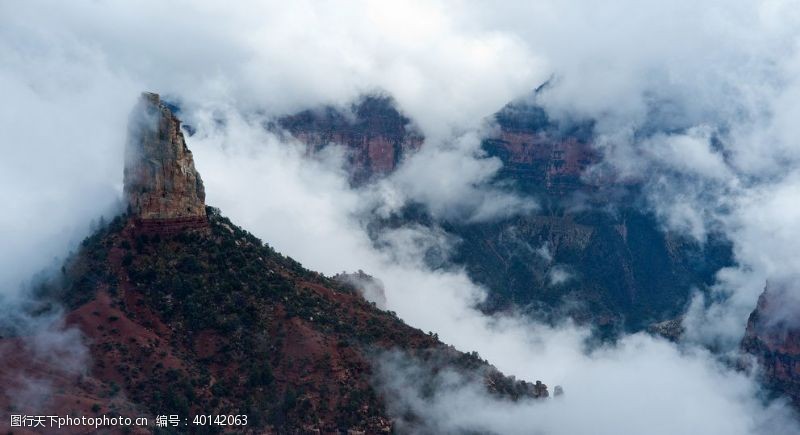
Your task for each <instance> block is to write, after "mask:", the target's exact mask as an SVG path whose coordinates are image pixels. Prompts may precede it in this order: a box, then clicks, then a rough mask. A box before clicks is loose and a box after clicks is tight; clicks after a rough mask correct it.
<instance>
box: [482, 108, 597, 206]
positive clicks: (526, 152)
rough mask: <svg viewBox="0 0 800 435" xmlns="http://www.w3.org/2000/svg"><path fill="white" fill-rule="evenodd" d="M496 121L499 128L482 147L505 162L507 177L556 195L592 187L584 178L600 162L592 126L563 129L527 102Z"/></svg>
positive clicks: (504, 168) (540, 109)
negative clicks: (591, 142)
mask: <svg viewBox="0 0 800 435" xmlns="http://www.w3.org/2000/svg"><path fill="white" fill-rule="evenodd" d="M494 120H495V122H496V123H497V125H498V126H499V127H500V128H499V129H498V132H497V133H496V134H495V135H493V136H491V137H488V138H486V139H485V140H484V143H483V147H484V149H486V151H487V152H488V153H489V154H490V155H493V156H497V157H499V158H500V159H501V160H502V161H503V169H502V173H503V174H504V175H506V176H509V177H511V178H514V179H516V180H518V181H520V182H522V183H524V184H528V185H531V184H535V185H537V186H538V187H539V189H537V190H543V191H545V192H547V193H550V194H557V195H565V194H568V193H570V192H573V191H575V190H577V189H580V188H587V187H589V186H587V185H585V184H584V183H582V182H581V175H582V173H583V172H584V170H586V168H588V167H589V166H590V165H591V164H593V163H597V162H598V161H599V158H598V156H597V154H596V153H595V152H594V151H593V150H592V147H591V144H590V141H591V130H592V125H591V123H575V124H572V125H569V126H561V125H559V124H557V123H554V122H552V121H551V120H549V119H548V117H547V114H546V113H545V111H544V110H543V109H542V108H541V107H538V106H535V105H529V104H525V103H510V104H508V105H506V106H505V107H504V108H503V109H502V110H501V111H499V112H498V113H496V114H495V116H494Z"/></svg>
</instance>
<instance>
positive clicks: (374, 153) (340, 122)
mask: <svg viewBox="0 0 800 435" xmlns="http://www.w3.org/2000/svg"><path fill="white" fill-rule="evenodd" d="M277 124H278V126H280V127H281V128H283V129H285V130H287V131H289V132H290V133H291V134H292V135H293V136H294V137H296V138H297V139H299V140H301V141H302V142H304V143H306V144H308V145H309V150H310V151H311V152H317V151H319V150H321V149H322V148H324V147H326V146H328V145H331V144H338V145H342V146H343V147H344V148H345V150H346V151H347V153H348V154H347V161H348V166H347V169H348V170H349V172H350V181H351V182H352V183H353V184H354V185H359V184H363V183H365V182H367V181H369V180H371V179H373V178H374V177H379V176H381V175H385V174H388V173H390V172H392V171H393V170H394V169H395V168H396V167H397V165H398V164H399V163H400V161H401V160H402V158H403V156H405V155H408V154H409V153H412V152H414V151H415V150H417V149H419V147H420V145H422V139H423V137H422V134H421V133H420V132H419V130H418V129H417V128H416V127H415V126H414V125H413V124H412V123H411V120H410V119H408V118H407V117H406V116H405V115H403V114H402V113H401V112H400V111H399V110H398V109H397V107H396V105H395V103H394V100H393V99H392V98H391V97H389V96H386V95H382V94H375V95H365V96H363V97H361V98H360V99H359V100H358V101H356V102H354V103H352V104H351V105H350V106H349V107H346V108H336V107H331V106H326V107H319V108H315V109H309V110H304V111H302V112H299V113H296V114H294V115H289V116H285V117H283V118H280V119H279V120H278V121H277Z"/></svg>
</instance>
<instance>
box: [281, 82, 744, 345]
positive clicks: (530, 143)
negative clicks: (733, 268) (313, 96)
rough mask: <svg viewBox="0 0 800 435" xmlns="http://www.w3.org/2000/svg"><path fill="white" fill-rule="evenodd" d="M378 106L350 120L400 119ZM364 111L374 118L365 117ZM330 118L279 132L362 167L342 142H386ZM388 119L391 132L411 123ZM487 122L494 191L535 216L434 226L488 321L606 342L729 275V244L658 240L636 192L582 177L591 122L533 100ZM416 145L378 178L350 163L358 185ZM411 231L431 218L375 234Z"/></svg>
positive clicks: (660, 317) (671, 313)
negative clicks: (510, 316) (509, 193)
mask: <svg viewBox="0 0 800 435" xmlns="http://www.w3.org/2000/svg"><path fill="white" fill-rule="evenodd" d="M375 98H377V97H364V98H363V99H362V100H361V101H372V102H375V101H382V102H383V103H382V104H380V105H377V107H376V106H375V105H374V104H360V103H354V104H353V107H358V108H359V109H358V111H357V112H358V116H357V119H372V118H379V119H384V117H385V114H386V113H392V114H396V113H400V112H399V111H398V110H397V109H387V107H386V104H390V103H391V100H390V99H387V98H386V97H380V98H379V99H377V100H376V99H375ZM373 108H374V109H373ZM370 110H375V111H376V112H375V114H374V115H370V114H369V111H370ZM332 111H333V112H332ZM313 113H322V114H325V115H324V116H322V115H312V114H313ZM333 113H335V109H333V108H324V109H316V110H311V111H306V112H302V113H301V114H298V115H295V116H291V117H288V118H285V119H306V120H310V119H314V120H315V121H313V122H312V121H306V122H303V123H300V124H285V125H289V126H291V127H290V128H289V131H291V132H293V133H294V134H295V136H296V137H297V138H299V139H300V140H303V141H305V142H307V143H309V144H310V145H312V149H313V150H318V149H320V148H319V147H320V144H322V146H324V145H325V144H327V143H338V144H341V145H343V146H345V147H347V148H348V149H350V150H351V152H352V154H353V155H356V156H368V155H370V149H371V145H369V144H368V143H367V142H365V141H358V140H352V139H350V138H352V137H357V138H367V137H382V136H381V135H382V134H385V133H384V130H382V129H380V128H376V127H375V126H376V124H375V123H369V122H353V121H348V122H345V121H342V123H341V125H344V126H346V127H337V128H334V127H333V125H338V124H336V123H332V122H327V121H326V122H323V121H320V120H321V119H328V120H330V119H349V118H347V116H346V115H344V114H339V115H334V114H333ZM389 118H390V119H394V120H395V121H396V123H395V124H394V125H396V126H399V125H409V122H410V121H408V120H406V119H405V118H402V119H403V121H402V122H400V121H397V120H398V119H401V118H398V117H397V116H391V117H389ZM490 121H491V122H493V123H495V124H496V125H497V127H498V128H497V129H495V132H494V133H492V134H491V135H490V136H489V137H486V138H484V140H483V149H484V150H485V151H486V152H487V153H488V155H490V156H494V157H497V158H499V159H500V160H501V161H502V162H503V167H502V169H501V170H500V172H499V174H498V176H497V180H495V181H497V182H498V183H499V184H502V185H506V186H509V187H508V188H509V189H510V190H513V191H515V192H517V193H519V194H521V195H530V196H532V197H533V198H535V199H536V200H537V201H538V202H539V203H540V204H541V205H542V207H541V209H540V210H538V211H536V212H532V213H529V214H525V215H520V216H515V217H511V218H506V219H501V220H498V221H493V222H484V223H465V222H443V223H441V225H443V227H444V228H445V229H446V230H447V231H448V232H449V233H450V234H452V235H454V236H456V237H457V238H458V239H459V240H460V242H459V243H458V244H456V246H455V252H454V256H453V258H452V260H453V261H454V262H455V263H456V264H459V265H463V266H464V267H465V268H466V270H467V271H468V273H469V275H470V277H471V278H472V279H473V280H475V281H477V282H479V283H481V284H483V285H484V286H486V287H487V288H488V289H489V291H490V292H489V300H488V301H487V303H486V304H485V306H484V307H483V308H484V309H486V310H487V311H497V310H503V309H506V308H509V307H511V306H516V307H523V308H527V309H529V310H530V311H531V312H533V313H535V315H536V316H537V317H539V318H542V316H544V317H551V318H554V319H555V318H560V317H563V316H564V315H571V316H573V317H575V318H577V319H578V320H580V321H583V322H591V323H594V324H596V325H599V326H601V327H602V328H603V329H604V330H606V331H608V332H609V333H611V332H613V331H615V330H619V329H620V328H623V329H627V330H642V329H645V328H647V327H648V326H649V325H651V324H654V323H659V322H663V321H667V320H672V319H674V318H675V317H676V316H679V315H680V314H681V313H682V312H683V311H684V310H685V308H686V305H687V304H688V301H689V297H690V294H691V292H692V291H693V289H699V290H700V291H704V290H705V289H707V288H708V286H709V285H710V284H711V283H713V281H714V274H715V273H716V271H717V270H719V269H720V268H721V267H724V266H727V265H730V264H732V254H731V246H730V243H729V242H728V241H726V240H725V239H724V238H723V237H721V236H720V235H717V234H712V235H711V237H710V239H709V240H708V241H706V242H705V243H698V242H696V241H694V240H692V239H690V238H688V237H685V236H682V235H679V234H675V233H671V232H669V231H665V230H664V229H663V228H662V226H661V225H660V224H659V223H658V222H657V220H656V218H655V216H653V215H652V214H651V213H649V212H648V211H647V206H646V204H644V202H643V201H642V198H641V196H640V195H639V189H640V186H638V185H636V184H631V183H624V184H623V183H619V182H617V181H616V180H614V179H613V178H611V177H605V178H592V179H591V180H590V179H589V178H587V177H586V175H587V174H586V171H587V170H588V169H589V168H591V167H592V165H593V164H596V163H598V162H599V161H600V160H601V158H602V156H601V155H600V154H599V152H598V151H597V150H596V149H595V148H594V147H593V140H594V131H593V129H594V124H593V122H592V121H591V120H572V121H570V120H566V121H564V120H562V121H556V120H552V119H550V118H549V117H548V115H547V113H546V111H545V110H544V109H543V108H542V107H540V106H537V105H536V104H535V95H534V96H532V97H531V98H526V99H523V100H519V101H514V102H512V103H509V104H508V105H506V106H505V107H503V108H502V109H501V110H500V111H499V112H497V113H496V114H495V115H494V116H493V117H492V119H490ZM297 125H302V128H299V127H297ZM331 131H344V132H347V133H346V134H341V133H339V134H330V133H329V132H331ZM395 131H397V132H400V131H401V130H400V129H399V128H398V129H396V130H395ZM298 132H299V133H298ZM320 137H324V138H325V139H324V140H319V138H320ZM395 137H396V138H398V140H400V139H399V138H403V137H406V136H403V135H400V134H398V135H397V136H395ZM309 138H311V139H309ZM406 140H407V139H406ZM419 140H420V139H419V138H418V136H416V135H415V136H414V140H413V141H412V142H413V143H414V144H415V145H414V146H413V147H402V146H399V147H396V148H395V150H396V153H397V154H399V156H400V157H399V158H394V159H393V160H392V162H393V165H387V166H384V167H382V169H381V170H380V171H375V172H370V171H369V165H363V164H360V163H354V167H353V168H351V171H353V173H357V174H360V175H359V176H358V177H357V179H359V180H370V179H373V178H375V177H379V176H382V175H385V174H386V173H387V171H390V170H392V168H393V167H394V166H396V165H397V163H398V162H399V161H401V160H402V158H404V157H405V156H408V155H409V153H412V152H413V151H414V150H415V149H416V148H417V147H419V146H425V145H424V144H422V145H419V144H418V141H419ZM396 143H403V142H402V140H400V141H399V142H396ZM409 222H416V223H423V224H426V223H429V222H430V217H429V216H427V214H426V213H425V211H424V210H419V208H418V207H409V208H408V209H407V210H405V212H404V213H403V214H402V215H401V216H400V217H393V218H391V219H388V220H385V221H379V222H377V223H375V225H378V226H379V227H380V226H401V225H406V224H408V223H409Z"/></svg>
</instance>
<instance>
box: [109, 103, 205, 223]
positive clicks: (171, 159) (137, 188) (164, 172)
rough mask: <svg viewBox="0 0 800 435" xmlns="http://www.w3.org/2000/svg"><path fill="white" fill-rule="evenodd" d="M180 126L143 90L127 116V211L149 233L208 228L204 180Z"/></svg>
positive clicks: (175, 118) (178, 122)
mask: <svg viewBox="0 0 800 435" xmlns="http://www.w3.org/2000/svg"><path fill="white" fill-rule="evenodd" d="M180 127H181V123H180V120H178V118H177V117H176V116H175V115H174V114H173V113H172V111H171V110H170V109H169V108H168V107H167V106H166V105H165V104H164V103H163V102H162V101H161V99H160V97H159V96H158V94H153V93H144V94H142V97H141V99H140V101H139V104H137V106H136V108H135V109H134V111H133V113H132V114H131V118H130V123H129V127H128V141H127V144H126V149H125V174H124V184H125V187H124V194H125V198H126V200H127V203H128V212H129V214H130V215H131V216H132V217H133V218H134V219H136V220H137V222H138V223H139V224H140V226H141V227H142V229H144V230H146V231H149V232H162V233H163V232H174V231H179V230H181V229H183V228H198V227H205V226H207V219H206V208H205V190H204V189H203V181H202V179H201V178H200V174H198V173H197V170H196V169H195V167H194V160H193V158H192V152H191V151H189V148H188V147H187V146H186V141H185V140H184V137H183V133H182V132H181V128H180Z"/></svg>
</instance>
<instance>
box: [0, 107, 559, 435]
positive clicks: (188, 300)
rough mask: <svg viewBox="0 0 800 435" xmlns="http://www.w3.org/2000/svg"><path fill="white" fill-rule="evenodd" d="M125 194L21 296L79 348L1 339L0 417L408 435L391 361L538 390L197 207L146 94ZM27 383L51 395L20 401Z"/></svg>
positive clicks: (196, 193) (183, 159)
mask: <svg viewBox="0 0 800 435" xmlns="http://www.w3.org/2000/svg"><path fill="white" fill-rule="evenodd" d="M125 194H126V196H127V199H128V205H129V208H128V211H127V213H123V214H121V215H119V216H116V217H115V218H114V219H112V220H111V221H110V222H109V223H107V224H105V223H104V224H102V225H101V226H100V228H98V229H97V231H96V232H95V234H93V235H91V236H90V237H88V238H86V239H85V240H84V241H83V243H82V244H81V248H80V250H79V251H78V252H76V253H75V254H74V255H73V256H72V257H71V258H69V259H68V260H67V261H66V263H65V264H64V266H63V268H62V269H61V271H60V273H58V274H56V275H55V276H53V277H51V278H50V279H48V280H45V281H44V282H42V283H41V284H39V285H38V286H37V288H36V289H35V291H34V294H35V295H37V299H36V300H35V301H33V302H32V303H31V307H30V309H29V310H30V312H29V313H28V314H29V316H31V317H32V318H34V319H35V318H37V316H41V315H42V313H53V312H57V313H59V315H60V313H62V312H64V314H65V315H64V316H63V319H64V322H63V323H64V325H63V327H64V328H66V329H67V330H71V331H73V332H74V333H75V334H74V335H73V336H74V337H75V338H76V340H77V339H78V338H79V339H80V344H77V343H78V342H77V341H76V345H75V346H73V347H74V349H75V351H74V352H73V353H77V354H78V357H79V358H77V357H73V358H72V359H74V360H76V361H75V364H74V369H73V370H66V369H63V368H60V367H63V366H65V365H66V364H65V361H66V359H67V358H66V357H62V356H61V355H60V354H58V355H55V356H54V357H52V358H50V359H47V358H42V357H40V356H38V354H37V353H36V352H37V347H35V346H31V345H28V344H27V343H30V342H33V341H35V340H33V339H32V338H31V337H27V336H25V334H26V333H25V332H24V331H5V332H3V331H0V349H5V350H6V351H5V352H2V354H0V384H3V385H8V386H10V387H13V388H7V389H4V390H0V407H2V408H3V409H10V410H14V411H15V412H17V413H20V414H21V413H27V414H28V415H32V414H37V413H47V412H51V413H52V412H53V410H58V412H59V413H61V414H62V415H63V414H67V413H71V414H73V415H75V414H78V415H86V416H102V415H110V416H113V415H126V416H134V415H135V416H145V417H148V418H150V421H154V420H155V417H156V416H158V415H178V416H180V418H182V419H188V420H187V421H190V422H191V421H193V416H197V415H226V416H227V415H235V416H240V417H241V416H246V421H247V424H246V426H238V427H227V428H219V427H216V428H211V427H201V426H192V427H189V426H187V427H183V428H181V429H180V430H178V429H176V431H177V432H185V431H189V432H190V433H219V432H225V433H279V434H284V433H285V434H295V433H297V434H300V433H303V434H305V433H311V434H314V433H316V434H320V433H324V434H339V433H369V434H376V433H419V425H420V421H419V419H418V418H417V417H416V416H415V415H414V414H413V411H412V410H407V409H404V408H402V407H400V408H398V407H397V406H394V407H393V406H390V405H391V402H390V399H392V395H393V392H392V390H391V389H388V387H387V386H386V385H385V384H386V382H385V381H384V382H382V381H381V377H380V374H381V373H383V372H386V369H385V368H383V366H381V361H382V358H383V357H385V355H388V354H391V355H402V358H403V359H404V360H407V361H412V362H414V364H418V365H420V366H423V367H426V368H427V369H426V371H425V374H426V375H425V376H428V378H427V379H423V381H424V382H425V383H427V384H428V385H433V384H435V383H436V382H437V380H438V377H437V376H439V375H438V373H440V372H442V373H448V374H453V373H457V374H458V375H459V376H460V379H462V380H463V382H468V383H469V384H470V385H476V386H478V387H479V388H484V389H485V390H486V392H487V393H488V394H491V395H493V396H495V397H497V398H499V399H500V400H507V401H522V400H532V399H534V398H539V399H544V398H546V397H547V396H548V391H547V387H546V385H544V384H542V383H541V382H538V381H537V382H536V383H529V382H525V381H520V380H516V379H514V378H513V377H507V376H504V375H503V374H501V373H500V372H499V371H498V370H497V369H496V368H494V367H493V366H491V365H490V364H489V363H488V362H486V361H484V360H482V359H481V358H480V357H479V356H478V355H477V354H476V353H475V352H472V353H463V352H460V351H458V350H456V349H454V348H453V347H452V346H448V345H446V344H444V343H442V342H441V341H439V340H438V337H437V336H436V334H433V333H425V332H423V331H420V330H418V329H416V328H413V327H411V326H409V325H407V324H405V323H404V322H403V321H402V320H401V319H399V318H398V317H397V316H396V314H395V313H393V312H391V311H385V310H382V309H380V308H378V307H376V305H375V304H374V303H370V302H368V301H367V300H366V299H364V297H363V296H362V294H361V291H362V290H361V289H359V288H357V287H356V284H358V283H363V282H366V281H368V278H369V277H368V275H366V274H364V273H363V272H361V273H359V274H358V275H354V276H355V277H358V278H359V280H358V281H357V282H354V281H353V280H352V279H351V280H347V282H345V280H342V279H336V278H329V277H326V276H324V275H322V274H320V273H317V272H313V271H311V270H308V269H306V268H304V267H303V266H302V265H300V264H299V263H298V262H296V261H295V260H293V259H291V258H289V257H286V256H284V255H281V254H280V253H278V252H276V251H275V250H273V249H272V248H271V247H269V246H268V245H267V244H265V243H263V242H262V241H261V240H259V239H258V238H256V237H255V236H253V235H252V234H250V233H248V232H247V231H245V230H243V229H241V228H239V227H238V226H236V225H235V224H234V223H233V222H231V221H230V220H228V219H227V218H225V217H223V216H222V215H221V213H220V211H219V210H217V209H215V208H212V207H206V206H205V204H204V192H203V184H202V182H201V181H200V176H199V174H198V173H197V171H196V170H195V168H194V163H193V160H192V154H191V152H190V151H189V149H188V148H187V147H186V143H185V141H184V138H183V135H182V134H181V131H180V121H179V120H178V119H177V118H176V116H175V115H174V114H173V113H172V112H171V111H170V110H169V109H168V108H167V107H166V106H165V105H164V104H163V103H162V102H161V101H160V99H159V97H158V95H155V94H145V95H144V96H143V97H142V99H141V101H140V102H139V104H138V106H137V107H136V109H135V110H134V113H133V115H132V117H131V128H130V135H129V140H128V161H127V162H126V168H125ZM198 228H202V229H203V230H202V231H198ZM373 281H374V280H373ZM78 332H79V334H78ZM389 371H390V372H391V370H389ZM31 383H33V385H49V386H52V387H53V388H52V389H42V392H41V393H37V394H38V395H36V396H35V400H22V399H30V397H29V396H31V394H33V393H31V394H28V395H22V394H17V393H15V392H17V391H22V390H25V391H28V390H29V389H26V385H29V384H31ZM37 391H38V390H37ZM34 393H35V392H34ZM242 421H243V420H242ZM4 423H6V421H3V422H0V430H6V429H8V427H7V426H3V424H4ZM238 424H239V423H237V425H238ZM138 429H142V430H143V432H144V433H146V432H147V428H138ZM150 429H152V428H150ZM76 432H77V433H98V432H96V431H94V428H89V429H87V430H86V431H83V430H80V431H79V430H77V429H76V431H73V433H76ZM111 432H112V433H113V431H111ZM100 433H105V432H100ZM135 433H139V432H135ZM158 433H161V432H158ZM163 433H176V432H163Z"/></svg>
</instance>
